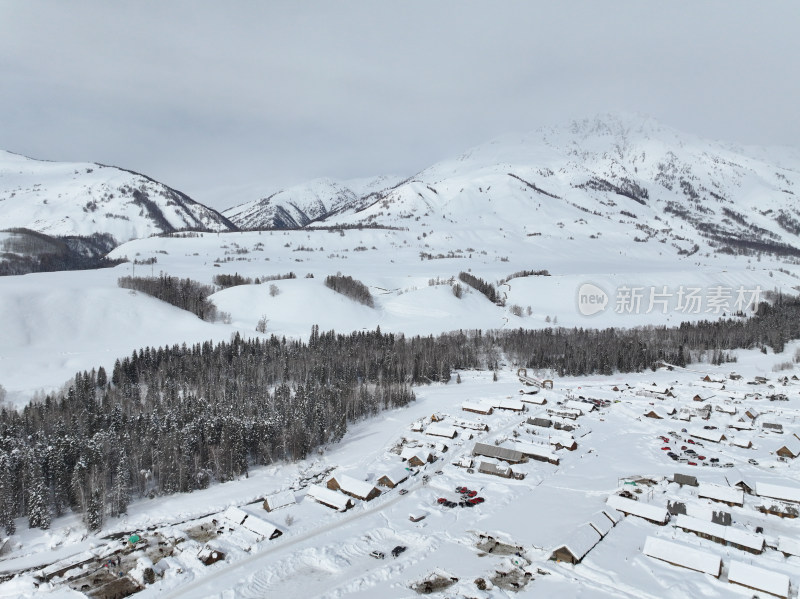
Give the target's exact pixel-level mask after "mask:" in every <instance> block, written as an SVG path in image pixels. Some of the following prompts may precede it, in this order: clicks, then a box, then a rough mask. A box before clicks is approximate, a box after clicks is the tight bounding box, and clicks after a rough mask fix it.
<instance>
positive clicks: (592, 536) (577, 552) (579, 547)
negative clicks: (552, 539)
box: [556, 524, 603, 560]
mask: <svg viewBox="0 0 800 599" xmlns="http://www.w3.org/2000/svg"><path fill="white" fill-rule="evenodd" d="M602 538H603V537H602V536H601V535H600V533H599V532H597V531H596V530H595V529H594V528H592V527H591V526H590V525H589V524H583V525H582V526H579V527H578V528H576V529H575V530H573V531H572V533H571V534H570V535H569V537H567V540H566V542H565V543H563V544H562V545H559V546H558V547H557V548H556V550H558V549H560V548H561V547H566V548H567V550H569V552H570V553H571V554H572V555H574V556H575V558H576V559H577V560H581V559H583V556H584V555H586V554H587V553H589V551H591V550H592V547H594V546H595V545H597V543H599V542H600V539H602Z"/></svg>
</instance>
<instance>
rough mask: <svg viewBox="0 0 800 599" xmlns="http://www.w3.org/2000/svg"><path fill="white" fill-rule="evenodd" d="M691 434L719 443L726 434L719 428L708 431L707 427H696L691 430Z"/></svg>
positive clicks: (697, 437)
mask: <svg viewBox="0 0 800 599" xmlns="http://www.w3.org/2000/svg"><path fill="white" fill-rule="evenodd" d="M689 436H691V437H694V438H695V439H703V440H704V441H713V442H714V443H719V442H720V441H722V438H723V437H724V436H725V435H723V434H722V433H721V432H720V431H718V430H712V431H707V430H705V429H694V430H691V431H689Z"/></svg>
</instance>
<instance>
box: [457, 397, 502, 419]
mask: <svg viewBox="0 0 800 599" xmlns="http://www.w3.org/2000/svg"><path fill="white" fill-rule="evenodd" d="M461 409H462V410H464V411H465V412H474V413H475V414H484V415H487V416H488V415H491V413H492V412H493V411H494V408H493V407H492V406H490V405H488V404H485V403H477V402H472V401H465V402H464V403H463V404H461Z"/></svg>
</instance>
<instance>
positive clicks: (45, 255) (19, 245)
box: [0, 229, 124, 276]
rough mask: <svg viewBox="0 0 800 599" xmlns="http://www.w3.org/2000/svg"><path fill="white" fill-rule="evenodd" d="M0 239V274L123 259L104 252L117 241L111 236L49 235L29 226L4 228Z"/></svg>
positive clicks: (98, 265)
mask: <svg viewBox="0 0 800 599" xmlns="http://www.w3.org/2000/svg"><path fill="white" fill-rule="evenodd" d="M4 232H6V233H11V235H9V236H8V237H6V238H5V239H3V240H2V242H0V276H11V275H24V274H28V273H33V272H55V271H60V270H89V269H95V268H110V267H112V266H116V265H118V264H121V263H122V262H124V260H110V259H109V258H106V254H107V253H108V252H109V251H111V250H112V249H113V248H114V247H115V246H116V245H117V244H116V241H115V240H114V238H113V237H111V235H108V234H100V233H95V234H93V235H91V236H89V237H80V236H69V237H51V236H50V235H45V234H44V233H39V232H37V231H31V230H29V229H8V230H7V231H4Z"/></svg>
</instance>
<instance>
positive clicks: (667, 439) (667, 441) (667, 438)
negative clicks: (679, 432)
mask: <svg viewBox="0 0 800 599" xmlns="http://www.w3.org/2000/svg"><path fill="white" fill-rule="evenodd" d="M659 439H661V440H662V441H663V442H664V443H669V437H664V436H661V437H659Z"/></svg>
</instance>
